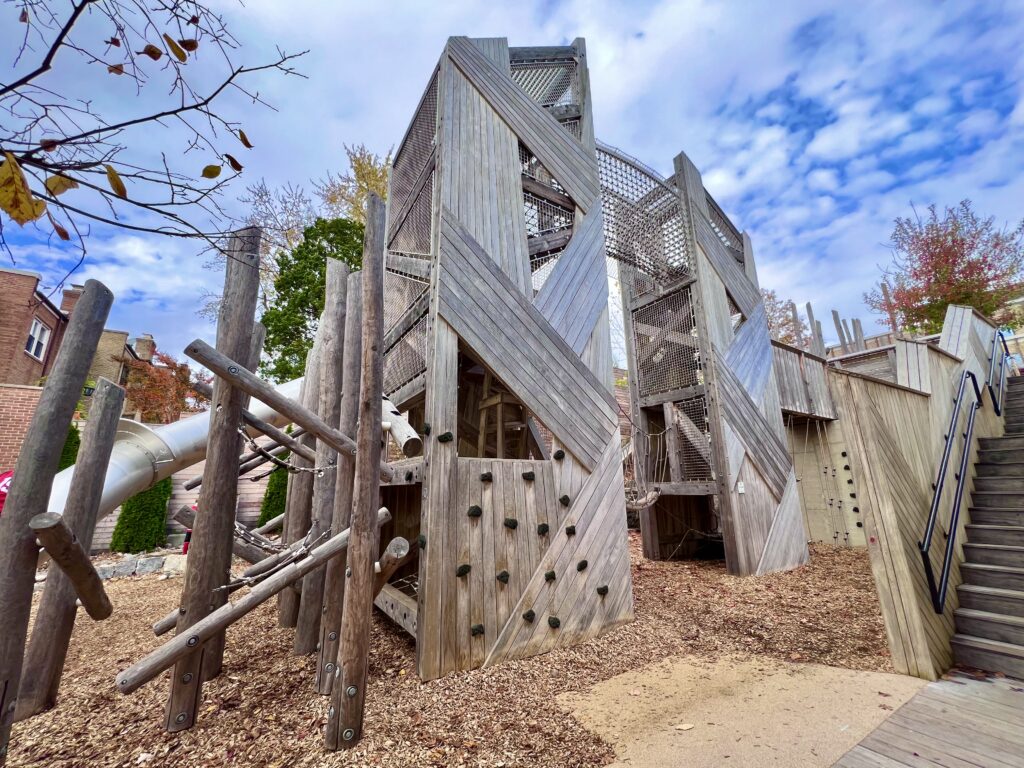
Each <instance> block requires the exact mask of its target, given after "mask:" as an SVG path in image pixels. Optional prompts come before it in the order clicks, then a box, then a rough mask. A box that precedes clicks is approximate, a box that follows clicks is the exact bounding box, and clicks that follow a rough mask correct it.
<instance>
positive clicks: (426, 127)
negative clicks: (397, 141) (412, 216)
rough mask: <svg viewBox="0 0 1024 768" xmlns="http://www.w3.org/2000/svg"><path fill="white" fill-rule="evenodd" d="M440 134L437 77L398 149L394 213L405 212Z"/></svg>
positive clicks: (393, 174)
mask: <svg viewBox="0 0 1024 768" xmlns="http://www.w3.org/2000/svg"><path fill="white" fill-rule="evenodd" d="M436 130H437V75H436V74H435V75H434V77H433V78H431V80H430V84H429V85H428V86H427V90H426V93H424V94H423V100H422V102H421V103H420V107H419V110H418V111H417V112H416V116H415V117H413V119H412V123H411V124H410V125H409V132H408V133H407V134H406V136H405V140H404V141H403V142H402V146H401V147H399V148H398V154H397V155H395V161H394V164H393V165H392V167H391V209H392V210H394V211H398V210H401V208H402V207H403V206H404V205H405V203H406V201H407V200H408V199H409V196H410V195H411V194H412V193H413V186H414V185H415V183H416V179H417V178H419V175H420V173H422V171H423V168H424V166H426V164H427V161H428V159H429V158H430V153H431V152H432V151H433V149H434V134H435V132H436Z"/></svg>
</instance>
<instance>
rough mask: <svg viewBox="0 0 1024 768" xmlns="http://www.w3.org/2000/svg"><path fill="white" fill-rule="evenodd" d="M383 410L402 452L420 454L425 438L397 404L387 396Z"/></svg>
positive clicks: (411, 454)
mask: <svg viewBox="0 0 1024 768" xmlns="http://www.w3.org/2000/svg"><path fill="white" fill-rule="evenodd" d="M381 411H382V413H383V416H382V418H383V419H384V421H387V422H388V423H389V424H390V426H389V427H388V431H389V432H390V433H391V437H393V438H394V439H395V443H396V444H397V445H398V447H399V448H400V449H401V451H402V453H403V454H404V455H405V456H410V457H412V456H417V455H419V453H420V451H422V450H423V438H421V437H420V435H419V433H418V432H417V431H416V430H415V429H413V427H412V424H410V423H409V422H408V421H407V420H406V418H405V417H404V416H402V413H401V411H399V410H398V408H396V407H395V404H394V403H392V402H391V401H390V400H389V399H388V398H386V397H385V398H384V399H383V401H381ZM342 431H344V430H342Z"/></svg>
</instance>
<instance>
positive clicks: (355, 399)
mask: <svg viewBox="0 0 1024 768" xmlns="http://www.w3.org/2000/svg"><path fill="white" fill-rule="evenodd" d="M362 286H363V273H362V272H355V273H353V274H351V275H349V277H348V311H347V313H346V317H345V351H344V355H343V359H342V369H341V415H340V419H339V428H340V429H341V430H342V431H343V432H345V433H346V434H352V433H354V432H355V430H356V425H357V423H358V420H359V379H360V375H361V373H362V371H361V364H362V349H363V288H362ZM336 474H337V477H336V478H335V487H334V517H333V519H332V522H331V530H332V531H333V532H334V533H338V532H339V531H343V530H345V529H346V528H348V526H349V523H350V522H351V519H352V481H353V478H354V477H355V457H353V456H351V455H348V454H341V455H339V456H338V469H337V472H336ZM347 562H348V558H347V554H342V555H341V557H336V558H334V559H333V560H331V562H329V563H328V564H327V573H326V575H325V578H324V615H323V617H322V618H321V620H320V654H319V657H318V659H317V665H316V689H317V691H318V692H319V693H321V694H323V695H324V696H326V695H328V694H330V692H331V686H332V685H333V684H334V672H335V670H336V668H337V665H338V638H339V636H340V633H341V612H342V606H343V605H344V602H345V567H346V563H347Z"/></svg>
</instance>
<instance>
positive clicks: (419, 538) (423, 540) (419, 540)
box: [416, 533, 427, 549]
mask: <svg viewBox="0 0 1024 768" xmlns="http://www.w3.org/2000/svg"><path fill="white" fill-rule="evenodd" d="M416 543H417V544H419V545H420V549H426V548H427V537H426V536H424V535H423V534H422V533H421V534H420V535H419V536H417V537H416Z"/></svg>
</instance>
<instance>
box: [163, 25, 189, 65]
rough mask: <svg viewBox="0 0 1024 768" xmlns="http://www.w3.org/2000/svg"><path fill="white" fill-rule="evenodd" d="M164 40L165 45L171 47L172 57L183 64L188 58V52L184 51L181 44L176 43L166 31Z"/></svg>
mask: <svg viewBox="0 0 1024 768" xmlns="http://www.w3.org/2000/svg"><path fill="white" fill-rule="evenodd" d="M164 42H165V43H167V47H168V48H170V49H171V53H173V54H174V57H175V58H176V59H177V60H178V61H180V62H181V63H182V64H184V63H185V60H186V59H188V54H187V53H185V51H183V50H182V48H181V46H180V45H178V43H177V42H176V41H175V40H174V38H173V37H171V36H170V35H168V34H167V33H166V32H164Z"/></svg>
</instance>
